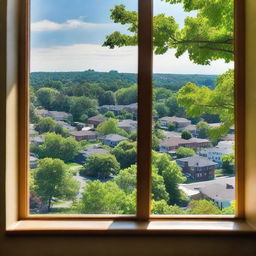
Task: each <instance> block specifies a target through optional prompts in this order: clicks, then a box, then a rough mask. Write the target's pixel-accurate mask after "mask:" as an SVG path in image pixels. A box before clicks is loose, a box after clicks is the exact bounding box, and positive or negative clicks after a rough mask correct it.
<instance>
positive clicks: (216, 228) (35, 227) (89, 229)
mask: <svg viewBox="0 0 256 256" xmlns="http://www.w3.org/2000/svg"><path fill="white" fill-rule="evenodd" d="M6 232H7V233H8V234H56V233H59V234H113V235H115V234H143V235H147V234H158V235H160V234H163V235H164V234H241V233H243V234H252V233H254V234H255V233H256V229H255V228H253V227H252V226H251V225H250V224H249V223H247V222H246V221H244V220H168V221H166V220H152V221H149V222H138V221H120V220H118V221H115V220H93V221H81V220H57V221H56V220H21V221H17V222H16V223H14V224H13V225H11V226H10V227H8V228H7V230H6Z"/></svg>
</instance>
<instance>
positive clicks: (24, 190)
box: [18, 0, 245, 221]
mask: <svg viewBox="0 0 256 256" xmlns="http://www.w3.org/2000/svg"><path fill="white" fill-rule="evenodd" d="M138 5H139V9H138V13H139V35H138V50H139V57H138V64H139V65H138V153H137V162H138V167H137V168H138V169H137V188H138V189H137V214H136V215H135V216H129V215H80V214H79V215H68V216H67V215H58V216H56V215H55V216H53V215H47V216H42V215H41V216H40V215H38V216H31V215H28V209H29V207H28V204H29V202H28V198H29V197H28V195H29V191H28V189H29V186H28V166H29V164H28V163H29V161H28V138H29V135H28V130H29V129H28V116H29V107H28V106H29V96H28V95H29V93H28V88H29V86H28V85H29V54H30V48H29V42H30V32H29V30H30V29H29V27H30V0H24V1H21V2H20V14H21V15H20V22H19V24H20V25H19V71H18V72H19V74H18V76H19V99H18V123H19V126H18V130H19V131H18V134H19V139H18V159H19V163H18V164H19V181H18V185H19V188H18V191H19V194H18V197H19V200H18V220H22V221H26V220H35V221H36V220H38V221H43V220H45V221H46V220H55V221H56V220H84V221H85V220H88V221H94V220H95V221H99V220H102V221H103V220H112V221H124V220H125V221H158V220H163V221H167V220H172V221H175V220H180V221H182V220H196V221H205V220H228V221H229V220H230V221H233V220H241V219H244V218H245V209H244V203H245V202H244V189H245V188H244V166H245V162H244V159H245V153H244V151H245V150H244V148H245V145H244V141H245V3H244V1H243V0H242V1H241V0H234V5H235V10H234V15H235V18H234V21H235V25H234V27H235V29H234V34H235V36H234V38H235V42H234V45H235V50H234V51H235V127H236V136H235V152H236V154H235V155H236V168H237V170H239V171H237V173H236V200H237V209H236V213H237V214H236V216H235V217H231V216H223V215H216V216H214V215H211V216H202V215H200V216H191V215H189V216H187V215H184V216H183V215H182V216H179V215H177V216H173V215H172V216H169V215H161V216H160V215H151V213H150V201H151V200H150V199H151V143H152V135H151V134H152V131H151V129H152V128H151V127H152V63H153V50H152V49H153V46H152V17H153V0H147V1H145V0H138ZM149 14H150V15H149ZM238 95H239V97H238ZM141 131H143V132H141ZM237 134H239V136H237ZM238 156H239V157H238ZM145 159H146V161H145Z"/></svg>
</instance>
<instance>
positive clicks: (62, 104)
mask: <svg viewBox="0 0 256 256" xmlns="http://www.w3.org/2000/svg"><path fill="white" fill-rule="evenodd" d="M70 101H71V100H70V97H68V96H67V95H65V94H63V93H62V92H60V93H58V94H56V96H55V98H54V100H53V102H52V109H54V110H57V111H64V112H69V111H70Z"/></svg>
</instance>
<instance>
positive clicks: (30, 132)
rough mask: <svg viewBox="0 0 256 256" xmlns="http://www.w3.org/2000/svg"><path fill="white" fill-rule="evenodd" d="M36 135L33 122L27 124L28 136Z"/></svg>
mask: <svg viewBox="0 0 256 256" xmlns="http://www.w3.org/2000/svg"><path fill="white" fill-rule="evenodd" d="M36 135H38V131H36V130H35V125H34V124H29V136H36Z"/></svg>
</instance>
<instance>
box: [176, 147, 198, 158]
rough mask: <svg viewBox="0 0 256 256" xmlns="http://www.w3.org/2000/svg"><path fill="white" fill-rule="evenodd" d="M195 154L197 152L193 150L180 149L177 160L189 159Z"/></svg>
mask: <svg viewBox="0 0 256 256" xmlns="http://www.w3.org/2000/svg"><path fill="white" fill-rule="evenodd" d="M195 154H196V152H195V151H194V150H193V149H192V148H185V147H179V148H178V149H177V151H176V155H177V158H182V157H189V156H193V155H195Z"/></svg>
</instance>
